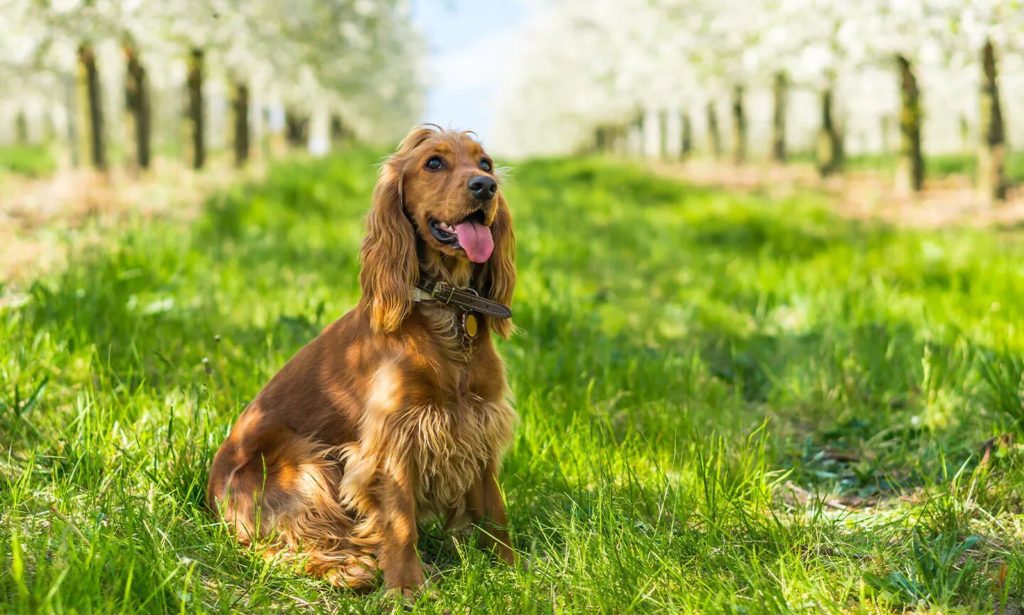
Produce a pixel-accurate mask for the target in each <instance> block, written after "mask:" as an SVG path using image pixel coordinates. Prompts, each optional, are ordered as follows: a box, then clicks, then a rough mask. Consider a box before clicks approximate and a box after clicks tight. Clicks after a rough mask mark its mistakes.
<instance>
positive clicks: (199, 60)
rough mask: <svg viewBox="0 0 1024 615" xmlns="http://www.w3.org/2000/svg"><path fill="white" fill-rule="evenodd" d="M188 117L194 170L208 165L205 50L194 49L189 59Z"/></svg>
mask: <svg viewBox="0 0 1024 615" xmlns="http://www.w3.org/2000/svg"><path fill="white" fill-rule="evenodd" d="M188 117H189V121H190V122H191V123H192V168H193V169H201V168H203V165H204V164H206V134H205V132H206V128H205V122H204V118H203V50H202V49H199V48H193V49H192V53H190V54H189V58H188Z"/></svg>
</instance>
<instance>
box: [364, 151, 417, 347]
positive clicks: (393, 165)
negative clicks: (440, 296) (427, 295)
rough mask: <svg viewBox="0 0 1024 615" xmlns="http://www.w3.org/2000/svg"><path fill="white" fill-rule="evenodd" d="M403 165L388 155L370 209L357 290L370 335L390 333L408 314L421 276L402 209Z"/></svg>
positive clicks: (410, 232)
mask: <svg viewBox="0 0 1024 615" xmlns="http://www.w3.org/2000/svg"><path fill="white" fill-rule="evenodd" d="M401 164H402V161H401V159H400V158H399V157H398V156H397V155H396V156H392V157H391V159H389V160H388V161H387V162H386V163H384V165H383V166H382V167H381V170H380V177H379V178H378V179H377V186H376V187H375V188H374V190H373V208H372V209H371V210H370V215H369V217H368V218H367V219H366V227H367V229H366V230H367V232H366V238H365V239H364V240H363V247H362V250H361V251H360V254H359V256H360V259H361V260H362V265H363V268H362V271H361V272H360V273H359V285H360V286H362V289H363V298H364V301H365V302H366V305H367V307H368V309H369V311H370V325H371V326H372V327H373V330H374V331H381V332H385V333H387V332H391V331H394V330H395V329H397V328H398V327H399V325H401V324H402V321H403V320H404V319H405V317H406V316H407V315H408V314H409V311H410V310H411V309H412V299H411V296H410V292H411V290H412V288H413V287H414V286H415V285H416V282H417V279H418V277H419V264H418V261H417V259H416V236H415V234H414V231H413V228H412V223H411V222H410V221H409V218H408V217H407V216H406V215H405V211H404V209H403V207H402V172H403V171H402V168H401Z"/></svg>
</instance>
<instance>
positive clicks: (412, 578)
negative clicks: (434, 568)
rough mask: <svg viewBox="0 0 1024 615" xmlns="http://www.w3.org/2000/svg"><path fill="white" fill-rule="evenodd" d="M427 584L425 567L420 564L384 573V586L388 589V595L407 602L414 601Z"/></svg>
mask: <svg viewBox="0 0 1024 615" xmlns="http://www.w3.org/2000/svg"><path fill="white" fill-rule="evenodd" d="M425 582H426V578H425V577H424V575H423V565H422V564H420V563H419V562H416V563H410V564H407V565H405V566H402V567H400V568H399V569H397V570H388V571H385V573H384V586H385V587H387V589H388V593H390V594H392V595H394V596H400V597H403V598H405V599H407V600H414V599H415V598H416V595H417V594H418V593H419V591H420V589H421V588H422V587H423V584H424V583H425Z"/></svg>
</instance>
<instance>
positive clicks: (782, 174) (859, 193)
mask: <svg viewBox="0 0 1024 615" xmlns="http://www.w3.org/2000/svg"><path fill="white" fill-rule="evenodd" d="M654 170H655V171H656V172H657V173H659V174H662V175H665V176H668V177H673V178H677V179H682V180H683V181H686V182H689V183H692V184H695V185H699V186H713V187H721V188H725V189H728V190H737V191H741V192H743V191H747V192H754V191H757V192H764V193H767V194H770V195H772V196H780V197H781V196H786V195H789V194H793V193H795V192H796V191H798V190H816V191H821V192H824V193H825V194H827V195H829V196H832V197H834V198H832V199H830V201H831V202H832V203H833V205H834V207H835V209H836V211H837V212H838V213H839V214H840V215H842V216H845V217H848V218H854V219H874V220H882V221H884V222H887V223H890V224H894V225H897V226H906V227H913V228H926V229H927V228H942V227H947V226H972V227H996V228H1007V229H1016V228H1020V227H1024V189H1021V188H1020V187H1017V188H1014V189H1012V190H1011V191H1010V195H1009V198H1008V199H1007V200H1006V201H1005V202H1003V203H996V204H990V203H986V202H985V200H984V199H983V198H981V197H980V196H979V195H978V193H977V192H976V191H975V190H974V188H973V186H972V185H971V181H970V179H969V178H967V177H964V176H952V177H947V178H942V179H932V180H929V181H928V182H927V184H926V186H925V190H923V191H922V192H920V193H918V194H907V193H901V192H900V191H898V190H897V189H896V187H895V184H894V181H893V178H892V177H888V176H886V175H883V174H881V173H878V172H871V171H856V172H849V173H845V174H844V175H842V176H840V177H833V178H829V179H827V180H822V179H821V178H820V177H818V174H817V172H816V170H815V169H814V167H813V166H811V165H809V164H789V165H785V166H781V165H767V164H762V165H756V164H755V165H745V166H736V165H731V164H724V163H717V162H714V161H707V160H694V161H691V162H686V163H681V164H680V163H674V164H673V163H656V164H655V165H654Z"/></svg>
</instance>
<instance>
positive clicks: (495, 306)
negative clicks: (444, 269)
mask: <svg viewBox="0 0 1024 615" xmlns="http://www.w3.org/2000/svg"><path fill="white" fill-rule="evenodd" d="M412 299H413V301H438V302H440V303H443V304H445V305H448V306H451V307H454V308H457V309H459V310H460V311H462V312H476V313H478V314H484V315H486V316H490V317H491V318H498V319H505V318H512V310H510V309H509V307H508V306H507V305H503V304H501V303H498V302H497V301H491V300H490V299H485V298H483V297H481V296H480V295H479V294H478V293H477V292H476V291H475V290H473V289H472V288H456V287H455V286H452V285H451V284H448V283H447V282H432V281H430V280H426V279H423V278H420V281H419V282H418V283H417V284H416V288H414V289H412Z"/></svg>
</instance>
